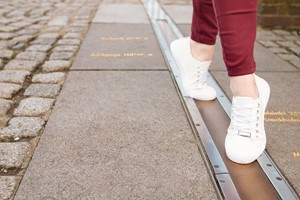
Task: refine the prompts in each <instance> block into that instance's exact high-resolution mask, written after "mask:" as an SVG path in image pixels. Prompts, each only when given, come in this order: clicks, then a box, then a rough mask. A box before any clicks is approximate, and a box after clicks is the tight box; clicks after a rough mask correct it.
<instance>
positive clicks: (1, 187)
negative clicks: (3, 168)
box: [0, 176, 17, 200]
mask: <svg viewBox="0 0 300 200" xmlns="http://www.w3.org/2000/svg"><path fill="white" fill-rule="evenodd" d="M16 185H17V178H16V177H15V176H0V199H2V200H7V199H9V198H10V197H11V196H12V194H13V192H14V189H15V187H16Z"/></svg>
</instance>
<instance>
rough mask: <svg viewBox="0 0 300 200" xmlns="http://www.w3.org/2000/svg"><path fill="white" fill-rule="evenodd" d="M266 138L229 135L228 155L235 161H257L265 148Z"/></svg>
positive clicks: (227, 142)
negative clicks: (258, 138) (256, 138)
mask: <svg viewBox="0 0 300 200" xmlns="http://www.w3.org/2000/svg"><path fill="white" fill-rule="evenodd" d="M265 147H266V142H265V141H264V140H252V139H251V138H250V137H242V136H239V135H227V136H226V140H225V151H226V154H227V157H228V158H229V159H230V160H232V161H233V162H236V163H240V164H248V163H251V162H253V161H255V160H256V159H257V158H258V157H259V156H260V155H261V154H262V153H263V151H264V150H265Z"/></svg>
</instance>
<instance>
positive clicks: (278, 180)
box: [165, 14, 299, 200]
mask: <svg viewBox="0 0 300 200" xmlns="http://www.w3.org/2000/svg"><path fill="white" fill-rule="evenodd" d="M165 15H166V16H165V18H166V20H167V22H168V23H169V25H170V27H171V28H172V30H173V31H174V33H175V34H176V36H177V37H178V38H181V37H183V34H182V33H181V31H180V30H179V28H178V27H177V26H176V24H175V23H174V21H173V20H172V19H171V18H170V17H169V16H168V15H167V14H165ZM208 83H209V84H210V85H211V86H212V87H213V88H214V89H215V90H216V92H217V99H218V101H219V102H220V104H221V106H222V107H223V109H224V111H225V112H226V113H227V115H228V117H229V118H230V117H231V102H230V100H229V99H228V97H227V96H226V94H225V93H224V92H223V90H222V89H221V87H220V86H219V84H218V83H217V82H216V81H215V80H214V78H213V77H212V75H211V74H210V73H209V75H208ZM257 162H258V163H259V165H260V167H261V168H262V170H263V171H264V173H265V174H266V176H267V177H268V179H269V180H270V182H271V183H272V185H273V186H274V188H275V189H276V191H277V192H278V194H279V195H280V197H281V198H282V199H284V200H299V198H298V195H297V193H296V192H295V191H294V189H293V188H292V187H291V186H290V184H289V183H288V182H287V180H286V179H285V178H284V176H283V175H282V173H281V172H280V170H279V169H278V167H277V166H276V164H275V163H274V162H273V161H272V159H271V158H270V156H269V154H268V153H267V152H266V151H264V152H263V154H262V155H261V156H260V157H259V158H258V159H257Z"/></svg>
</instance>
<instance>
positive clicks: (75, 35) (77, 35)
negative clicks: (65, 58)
mask: <svg viewBox="0 0 300 200" xmlns="http://www.w3.org/2000/svg"><path fill="white" fill-rule="evenodd" d="M81 37H82V36H81V34H80V33H67V34H65V35H64V37H63V38H64V39H80V38H81Z"/></svg>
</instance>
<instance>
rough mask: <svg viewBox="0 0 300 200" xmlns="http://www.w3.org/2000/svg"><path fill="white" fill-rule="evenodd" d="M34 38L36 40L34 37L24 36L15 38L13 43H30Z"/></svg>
mask: <svg viewBox="0 0 300 200" xmlns="http://www.w3.org/2000/svg"><path fill="white" fill-rule="evenodd" d="M33 38H35V36H34V35H22V36H18V37H15V38H14V39H13V41H16V42H29V41H30V40H32V39H33Z"/></svg>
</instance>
